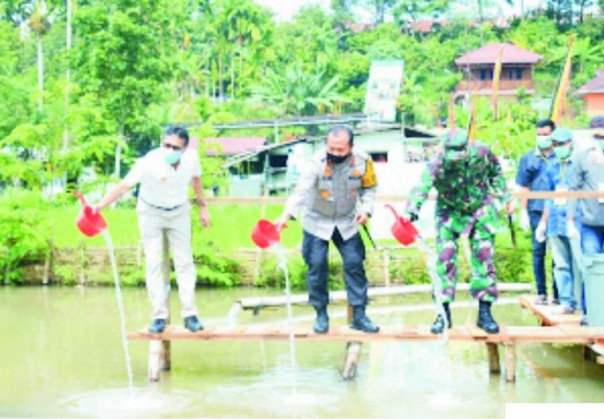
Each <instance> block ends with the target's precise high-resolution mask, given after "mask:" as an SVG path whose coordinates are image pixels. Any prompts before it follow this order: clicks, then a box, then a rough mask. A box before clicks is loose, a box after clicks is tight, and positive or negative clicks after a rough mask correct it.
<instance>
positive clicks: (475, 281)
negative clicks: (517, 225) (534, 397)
mask: <svg viewBox="0 0 604 419" xmlns="http://www.w3.org/2000/svg"><path fill="white" fill-rule="evenodd" d="M432 187H434V188H435V189H436V191H437V192H438V199H437V202H436V211H435V219H436V230H437V239H436V250H437V253H438V258H437V266H436V268H437V272H438V276H439V277H440V279H441V281H442V294H443V295H442V301H443V306H444V307H443V308H444V313H445V315H446V317H447V324H448V327H451V311H450V309H449V303H450V302H451V301H453V299H454V296H455V286H456V283H457V253H458V245H457V239H459V237H460V236H461V235H466V236H468V237H469V239H470V242H471V249H472V252H471V253H472V256H471V271H472V279H471V282H470V290H471V293H472V296H473V297H474V298H476V299H478V301H479V312H478V321H477V325H478V327H480V328H482V329H484V330H485V331H486V332H487V333H498V332H499V325H498V324H497V323H496V322H495V320H494V319H493V317H492V315H491V304H492V303H493V302H494V301H495V300H496V299H497V294H498V291H497V285H496V283H495V280H496V274H495V265H494V263H493V256H494V250H495V249H494V242H495V232H496V231H497V229H498V226H499V214H498V211H497V209H496V206H495V204H496V201H497V200H501V201H503V202H504V203H505V209H506V212H507V213H508V214H511V213H512V212H513V206H512V200H511V196H510V195H509V194H508V192H507V188H506V185H505V180H504V179H503V176H502V173H501V166H500V165H499V161H498V160H497V157H495V155H494V154H493V152H492V151H491V149H490V148H489V147H488V146H486V145H484V144H482V143H479V142H473V141H472V142H468V136H467V133H466V131H464V130H451V131H449V132H448V133H447V135H446V136H445V138H444V140H443V150H442V151H440V152H439V153H438V154H437V155H436V156H435V157H434V159H433V160H431V161H430V162H429V163H428V166H427V167H426V169H425V171H424V172H423V174H422V177H421V183H420V184H419V185H418V186H417V187H415V188H414V189H413V191H412V192H411V194H410V197H409V202H408V203H407V208H406V214H407V215H408V217H409V219H410V220H411V221H415V220H417V219H418V217H419V211H420V209H421V207H422V205H423V203H424V202H425V201H426V199H427V198H428V193H429V191H430V189H431V188H432ZM444 328H445V319H444V318H443V317H442V315H440V314H439V315H438V317H437V318H436V320H435V321H434V324H433V325H432V327H431V331H432V333H435V334H439V333H442V332H443V330H444Z"/></svg>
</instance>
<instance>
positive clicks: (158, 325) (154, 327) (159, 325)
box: [149, 319, 166, 333]
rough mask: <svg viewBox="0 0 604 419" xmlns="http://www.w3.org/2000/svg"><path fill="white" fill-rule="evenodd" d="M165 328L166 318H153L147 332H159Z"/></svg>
mask: <svg viewBox="0 0 604 419" xmlns="http://www.w3.org/2000/svg"><path fill="white" fill-rule="evenodd" d="M165 328H166V319H155V320H153V323H151V324H150V325H149V333H161V332H163V331H164V329H165Z"/></svg>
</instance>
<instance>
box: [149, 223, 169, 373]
mask: <svg viewBox="0 0 604 419" xmlns="http://www.w3.org/2000/svg"><path fill="white" fill-rule="evenodd" d="M162 275H163V278H164V285H165V290H166V293H167V294H168V295H166V304H167V306H168V318H167V319H166V324H167V325H169V324H170V292H169V290H170V288H169V286H170V248H169V246H168V237H167V236H166V233H163V237H162ZM171 368H172V351H171V341H170V339H161V337H156V336H154V339H152V340H151V341H150V342H149V361H148V377H149V381H150V382H157V381H159V379H160V377H161V371H169V370H170V369H171Z"/></svg>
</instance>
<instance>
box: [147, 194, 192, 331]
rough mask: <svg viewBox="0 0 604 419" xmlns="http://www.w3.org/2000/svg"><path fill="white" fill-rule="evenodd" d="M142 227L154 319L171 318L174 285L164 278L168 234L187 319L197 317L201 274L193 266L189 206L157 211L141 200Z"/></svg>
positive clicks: (180, 295)
mask: <svg viewBox="0 0 604 419" xmlns="http://www.w3.org/2000/svg"><path fill="white" fill-rule="evenodd" d="M137 213H138V225H139V228H140V232H141V238H142V240H143V248H144V251H145V268H146V282H147V292H148V293H149V298H150V299H151V305H152V306H153V311H152V313H151V317H152V318H154V319H166V318H168V315H169V312H168V304H167V302H168V298H169V296H170V283H167V284H166V283H165V282H164V278H163V275H162V254H163V252H162V250H163V235H164V234H166V236H167V238H168V244H169V247H170V250H171V251H172V258H173V260H174V270H175V271H176V281H177V283H178V295H179V297H180V302H181V304H182V310H181V315H182V316H183V317H188V316H194V315H197V308H196V307H195V280H196V277H197V273H196V271H195V265H194V264H193V250H192V248H191V206H190V205H189V204H188V203H187V204H184V205H183V206H182V207H180V208H177V209H175V210H172V211H165V210H161V209H158V208H153V207H151V206H149V205H147V204H145V203H144V202H143V201H142V200H140V199H139V201H138V206H137Z"/></svg>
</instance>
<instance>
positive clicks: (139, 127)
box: [74, 0, 178, 176]
mask: <svg viewBox="0 0 604 419" xmlns="http://www.w3.org/2000/svg"><path fill="white" fill-rule="evenodd" d="M107 10H109V13H107ZM170 16H171V13H170V2H169V1H167V0H161V1H153V0H99V1H97V2H95V4H94V5H91V6H87V7H81V8H80V9H79V10H78V12H77V13H76V26H77V34H78V37H80V38H82V39H86V42H77V43H76V46H75V48H74V56H75V57H74V59H75V65H74V68H77V80H78V82H79V83H80V85H81V87H82V93H83V94H85V95H88V96H90V97H92V98H93V100H94V102H95V103H96V104H97V105H98V106H99V107H100V108H101V109H102V110H103V115H104V118H106V120H107V121H108V122H109V123H110V124H111V125H112V130H114V132H115V133H116V134H117V135H118V138H119V139H120V141H119V143H118V145H117V147H116V152H115V166H114V175H115V176H120V172H121V159H122V150H123V147H124V145H125V144H126V143H127V142H128V141H131V142H133V143H135V142H136V141H135V140H137V139H139V140H140V139H141V138H140V136H141V134H142V135H143V138H144V135H145V134H147V135H149V136H153V135H157V126H158V122H157V121H153V120H152V118H151V115H150V110H151V108H152V107H153V105H157V104H158V103H160V101H161V99H162V88H161V86H162V84H163V83H165V82H167V81H168V80H169V76H170V67H169V61H168V59H167V52H168V51H169V50H173V49H175V43H176V42H178V41H177V40H175V39H173V38H171V37H170V36H169V33H167V30H168V28H169V19H170Z"/></svg>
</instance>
